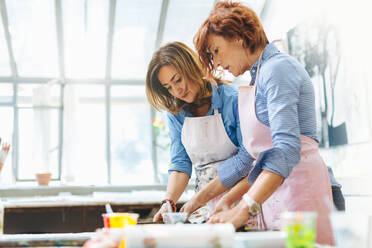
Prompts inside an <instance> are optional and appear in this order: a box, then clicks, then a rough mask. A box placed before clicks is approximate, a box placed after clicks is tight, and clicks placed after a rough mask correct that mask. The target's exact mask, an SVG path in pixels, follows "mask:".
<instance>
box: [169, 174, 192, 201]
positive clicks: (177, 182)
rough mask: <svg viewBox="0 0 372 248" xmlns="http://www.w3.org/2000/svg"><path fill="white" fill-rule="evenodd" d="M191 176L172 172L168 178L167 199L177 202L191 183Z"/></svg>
mask: <svg viewBox="0 0 372 248" xmlns="http://www.w3.org/2000/svg"><path fill="white" fill-rule="evenodd" d="M189 178H190V177H189V175H188V174H186V173H183V172H179V171H172V172H171V174H170V175H169V177H168V186H167V194H166V198H167V199H171V200H173V201H174V202H177V201H178V199H179V198H180V197H181V195H182V193H183V192H184V191H185V189H186V187H187V184H188V183H189Z"/></svg>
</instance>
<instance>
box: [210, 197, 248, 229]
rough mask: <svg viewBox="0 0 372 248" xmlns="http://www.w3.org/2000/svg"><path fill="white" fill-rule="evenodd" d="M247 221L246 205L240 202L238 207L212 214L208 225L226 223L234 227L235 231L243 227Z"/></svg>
mask: <svg viewBox="0 0 372 248" xmlns="http://www.w3.org/2000/svg"><path fill="white" fill-rule="evenodd" d="M248 220H249V211H248V205H247V204H246V203H245V202H244V201H240V203H239V204H238V206H236V207H234V208H232V209H229V210H226V211H222V212H219V213H216V214H213V215H212V216H211V217H210V218H209V221H208V223H226V222H229V223H231V224H233V225H234V227H235V229H237V228H239V227H241V226H243V225H244V224H246V223H247V221H248Z"/></svg>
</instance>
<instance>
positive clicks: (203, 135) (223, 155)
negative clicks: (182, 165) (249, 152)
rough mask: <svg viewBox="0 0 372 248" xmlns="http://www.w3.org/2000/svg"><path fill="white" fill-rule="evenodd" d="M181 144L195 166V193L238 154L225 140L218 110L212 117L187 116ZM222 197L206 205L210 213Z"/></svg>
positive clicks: (224, 131)
mask: <svg viewBox="0 0 372 248" xmlns="http://www.w3.org/2000/svg"><path fill="white" fill-rule="evenodd" d="M182 144H183V146H184V147H185V149H186V152H187V155H188V156H189V158H190V160H191V162H192V164H193V167H195V172H196V192H198V191H199V190H201V189H202V188H204V187H205V186H206V185H207V184H208V183H209V182H210V181H211V180H213V179H214V178H216V176H217V166H218V165H219V164H220V163H222V162H223V161H224V160H226V159H228V158H230V157H232V156H233V155H235V154H236V153H237V151H238V148H237V147H236V146H235V145H234V143H232V141H231V140H230V138H229V137H228V135H227V133H226V129H225V126H224V125H223V121H222V117H221V114H219V113H218V110H217V109H215V110H214V114H213V115H209V116H202V117H186V118H185V122H184V124H183V127H182ZM222 196H223V194H221V195H219V196H217V197H216V198H214V199H212V200H210V201H209V202H208V203H207V206H208V207H209V209H210V210H211V211H213V210H214V209H215V207H216V204H217V202H218V200H219V199H220V198H221V197H222Z"/></svg>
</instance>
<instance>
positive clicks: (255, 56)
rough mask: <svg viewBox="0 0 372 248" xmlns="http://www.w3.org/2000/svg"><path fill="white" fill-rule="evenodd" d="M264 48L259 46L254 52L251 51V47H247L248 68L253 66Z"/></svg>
mask: <svg viewBox="0 0 372 248" xmlns="http://www.w3.org/2000/svg"><path fill="white" fill-rule="evenodd" d="M263 50H264V48H258V49H257V50H256V51H255V52H254V53H251V52H250V50H249V49H246V56H247V61H248V67H249V68H248V70H250V69H251V68H252V65H253V64H254V63H255V62H256V61H257V59H258V58H259V57H260V55H261V53H262V52H263Z"/></svg>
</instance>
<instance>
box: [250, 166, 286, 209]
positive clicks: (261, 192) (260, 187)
mask: <svg viewBox="0 0 372 248" xmlns="http://www.w3.org/2000/svg"><path fill="white" fill-rule="evenodd" d="M283 180H284V178H283V177H282V176H280V175H278V174H276V173H274V172H271V171H268V170H263V171H262V172H261V173H260V175H259V176H258V177H257V179H256V181H255V182H254V183H253V185H252V186H251V187H250V189H249V190H248V193H247V194H248V195H249V196H250V197H251V198H252V199H254V200H255V201H256V202H258V203H259V204H262V203H264V202H265V201H266V199H267V198H269V197H270V196H271V195H272V194H273V193H274V192H275V190H276V189H277V188H278V187H279V186H280V185H281V184H282V182H283Z"/></svg>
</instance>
